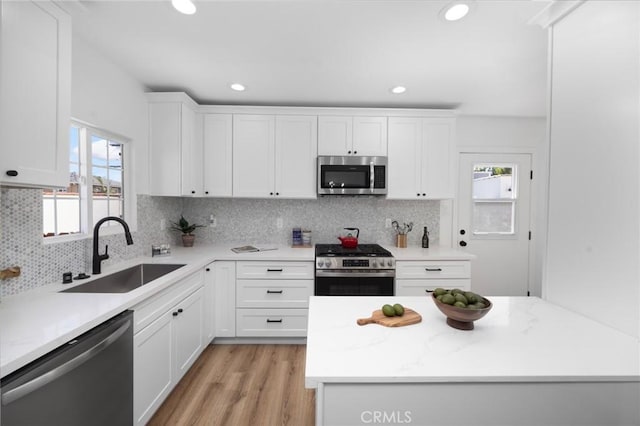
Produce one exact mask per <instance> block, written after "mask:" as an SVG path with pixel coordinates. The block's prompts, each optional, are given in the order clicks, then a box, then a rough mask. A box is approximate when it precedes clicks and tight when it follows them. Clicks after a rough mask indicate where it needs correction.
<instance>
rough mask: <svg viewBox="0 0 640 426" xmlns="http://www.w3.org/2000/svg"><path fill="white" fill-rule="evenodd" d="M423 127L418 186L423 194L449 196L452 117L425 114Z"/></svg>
mask: <svg viewBox="0 0 640 426" xmlns="http://www.w3.org/2000/svg"><path fill="white" fill-rule="evenodd" d="M423 129H424V130H423V154H422V190H423V191H424V192H425V193H426V197H427V198H431V199H443V198H453V196H454V181H455V163H454V158H455V140H454V137H455V122H454V119H447V118H426V119H424V127H423Z"/></svg>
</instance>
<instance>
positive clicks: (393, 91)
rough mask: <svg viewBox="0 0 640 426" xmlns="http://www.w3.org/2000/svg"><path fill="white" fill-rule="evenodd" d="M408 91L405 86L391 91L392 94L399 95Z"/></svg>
mask: <svg viewBox="0 0 640 426" xmlns="http://www.w3.org/2000/svg"><path fill="white" fill-rule="evenodd" d="M406 91H407V88H406V87H404V86H396V87H393V88H392V89H391V93H394V94H396V95H399V94H400V93H404V92H406Z"/></svg>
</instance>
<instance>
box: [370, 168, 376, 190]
mask: <svg viewBox="0 0 640 426" xmlns="http://www.w3.org/2000/svg"><path fill="white" fill-rule="evenodd" d="M375 181H376V168H375V167H374V166H373V161H372V162H370V163H369V189H371V192H373V188H374V183H375Z"/></svg>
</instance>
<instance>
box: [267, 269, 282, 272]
mask: <svg viewBox="0 0 640 426" xmlns="http://www.w3.org/2000/svg"><path fill="white" fill-rule="evenodd" d="M267 272H282V268H279V269H276V268H274V269H271V268H267Z"/></svg>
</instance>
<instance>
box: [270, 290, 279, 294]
mask: <svg viewBox="0 0 640 426" xmlns="http://www.w3.org/2000/svg"><path fill="white" fill-rule="evenodd" d="M282 292H283V291H282V290H267V294H282Z"/></svg>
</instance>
